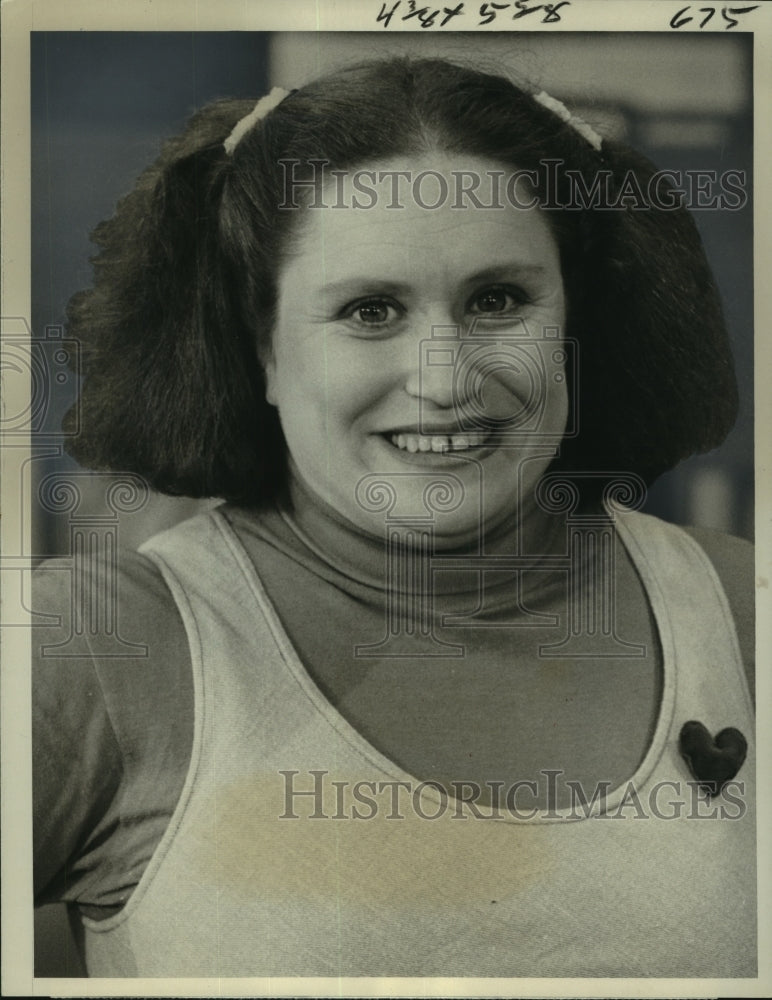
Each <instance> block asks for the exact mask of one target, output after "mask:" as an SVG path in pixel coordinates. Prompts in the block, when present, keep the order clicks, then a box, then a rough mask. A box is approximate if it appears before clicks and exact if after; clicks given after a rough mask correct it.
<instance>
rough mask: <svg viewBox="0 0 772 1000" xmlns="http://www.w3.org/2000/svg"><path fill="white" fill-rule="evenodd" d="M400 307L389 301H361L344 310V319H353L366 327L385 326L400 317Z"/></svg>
mask: <svg viewBox="0 0 772 1000" xmlns="http://www.w3.org/2000/svg"><path fill="white" fill-rule="evenodd" d="M400 312H401V310H400V309H399V307H398V306H397V305H396V304H395V303H393V302H390V301H388V299H361V300H360V301H358V302H353V303H351V305H348V306H346V307H345V309H343V310H342V313H341V315H342V318H343V319H353V320H355V321H356V322H357V323H361V324H363V325H364V326H385V325H386V324H387V323H390V322H392V321H393V320H394V319H396V318H397V317H398V316H399V315H400Z"/></svg>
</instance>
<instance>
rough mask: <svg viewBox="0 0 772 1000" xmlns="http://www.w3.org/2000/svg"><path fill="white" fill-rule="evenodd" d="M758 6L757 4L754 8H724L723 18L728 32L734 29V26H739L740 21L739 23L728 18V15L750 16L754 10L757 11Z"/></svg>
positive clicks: (722, 11) (722, 10)
mask: <svg viewBox="0 0 772 1000" xmlns="http://www.w3.org/2000/svg"><path fill="white" fill-rule="evenodd" d="M758 6H759V5H758V4H756V5H755V6H754V7H722V8H721V16H722V17H723V18H724V20H725V21H726V22H727V26H726V30H727V31H729V29H730V28H734V26H735V25H736V24H739V21H737V20H736V19H735V18H733V17H728V16H727V13H729V14H750V12H751V11H752V10H756V9H757V7H758Z"/></svg>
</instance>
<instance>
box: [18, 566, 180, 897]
mask: <svg viewBox="0 0 772 1000" xmlns="http://www.w3.org/2000/svg"><path fill="white" fill-rule="evenodd" d="M32 610H33V622H34V624H33V628H32V630H31V632H32V666H33V685H32V686H33V699H32V705H33V713H32V714H33V723H32V729H33V770H34V798H35V843H36V862H35V881H36V893H37V897H38V899H39V900H40V901H45V900H46V899H69V900H75V899H80V898H81V895H80V894H81V892H84V891H85V892H91V891H92V890H93V885H92V888H91V889H89V888H88V886H89V885H91V883H89V881H88V880H89V878H91V882H92V883H93V881H94V880H93V877H92V876H93V872H92V873H91V875H89V874H88V872H86V874H85V875H84V871H85V870H84V869H82V868H81V867H79V865H78V864H77V863H76V862H77V857H78V851H79V850H81V849H82V847H83V845H84V844H87V845H91V847H90V848H89V849H91V848H93V849H94V850H97V851H106V850H107V848H106V847H102V846H98V843H101V841H99V842H98V843H97V841H94V843H93V844H92V842H91V838H93V837H97V838H98V837H99V836H101V834H100V831H102V832H104V830H105V829H106V828H107V827H110V824H115V823H116V822H117V817H118V815H119V811H125V810H126V809H127V808H128V807H130V806H131V803H132V802H133V801H135V800H137V796H136V795H135V794H134V793H130V790H131V787H132V781H133V780H134V779H133V775H135V774H139V773H143V772H144V773H153V774H157V775H163V780H159V782H158V783H157V784H158V787H157V788H156V789H155V790H153V792H152V795H153V796H155V797H156V799H157V801H155V800H154V802H155V805H159V803H160V805H161V806H164V807H166V806H168V804H169V803H171V806H172V807H173V804H174V802H175V801H176V796H177V795H178V793H179V789H180V788H181V785H182V781H183V780H184V775H185V771H186V768H187V761H188V759H189V754H190V743H191V739H192V730H193V683H192V674H191V667H190V653H189V651H188V644H187V639H186V635H185V629H184V625H183V623H182V619H181V617H180V615H179V612H178V611H177V608H176V605H175V602H174V599H173V597H172V595H171V593H170V592H169V590H168V588H167V587H166V584H165V582H164V580H163V577H162V576H161V573H160V572H159V570H158V569H157V568H156V566H155V565H154V564H153V563H152V562H151V561H150V560H149V559H147V558H146V557H145V556H143V555H141V554H139V553H136V552H133V551H130V550H126V551H121V552H120V553H118V554H117V556H116V558H115V560H114V562H112V563H109V564H105V563H103V564H101V565H100V564H97V563H92V562H89V561H88V560H85V561H84V563H83V565H80V564H79V563H78V564H77V565H76V564H75V562H74V560H73V559H71V558H58V559H49V560H46V561H45V562H43V563H41V565H40V566H39V567H37V568H36V570H35V571H34V573H33V580H32ZM146 791H147V790H146ZM142 794H145V792H143V793H142ZM167 800H168V801H167ZM92 902H93V900H92Z"/></svg>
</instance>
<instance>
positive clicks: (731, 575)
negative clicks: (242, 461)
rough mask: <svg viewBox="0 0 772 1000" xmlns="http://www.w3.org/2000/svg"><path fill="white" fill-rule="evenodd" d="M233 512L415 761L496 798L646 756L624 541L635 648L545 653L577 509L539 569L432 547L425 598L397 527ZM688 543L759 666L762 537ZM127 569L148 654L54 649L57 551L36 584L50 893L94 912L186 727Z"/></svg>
mask: <svg viewBox="0 0 772 1000" xmlns="http://www.w3.org/2000/svg"><path fill="white" fill-rule="evenodd" d="M221 510H222V511H223V513H224V514H225V516H226V518H227V520H228V522H229V523H230V525H231V527H232V528H233V530H234V531H235V532H236V535H237V537H238V539H239V540H240V541H241V543H242V545H243V546H244V548H245V550H246V552H247V554H248V556H249V558H250V560H251V561H252V563H253V564H254V566H255V567H256V569H257V571H258V573H259V576H260V578H261V580H262V581H263V583H264V586H265V588H266V591H267V593H268V595H269V597H270V599H271V601H272V602H273V604H274V607H275V609H276V611H277V614H278V616H279V618H280V620H281V623H282V625H283V626H284V628H285V630H286V632H287V634H288V635H289V637H290V639H291V641H292V643H293V645H294V647H295V649H296V651H297V653H298V655H299V657H300V660H301V662H302V663H303V665H304V666H305V668H306V670H307V671H308V673H309V674H310V676H311V678H312V679H313V681H314V682H315V684H316V685H317V686H318V688H319V690H320V691H321V692H322V694H323V695H324V696H325V697H326V698H327V699H328V700H329V702H330V703H331V704H332V705H333V706H334V707H335V709H336V710H337V711H338V712H340V714H341V715H342V716H343V717H344V718H345V719H346V721H347V722H349V723H350V724H351V725H352V726H353V727H354V728H355V729H357V730H358V731H359V732H360V733H361V734H362V735H363V736H364V737H365V738H366V739H367V740H368V741H369V742H370V743H371V744H372V745H373V746H375V747H376V748H377V749H378V750H379V751H380V752H381V753H382V754H383V755H385V756H386V757H387V758H389V759H390V760H392V761H393V762H394V763H396V764H397V765H398V766H399V767H400V768H401V769H403V770H404V771H406V772H408V773H409V774H412V775H414V776H416V777H417V778H419V779H421V780H434V781H438V782H440V783H442V784H444V785H445V786H446V787H454V786H455V787H456V788H458V785H459V783H469V785H468V786H467V787H476V788H477V789H479V790H480V792H479V794H480V798H479V800H478V801H481V802H484V801H485V798H486V789H487V788H490V786H491V783H493V782H497V781H498V782H503V783H505V784H511V782H512V781H513V780H519V779H522V780H534V779H538V777H539V775H541V774H543V773H544V772H545V771H546V770H548V769H558V770H560V771H561V772H562V774H563V775H564V776H565V778H566V780H574V781H579V782H581V783H582V784H584V785H585V786H586V787H594V786H595V785H597V784H598V783H599V782H601V781H608V782H611V783H612V784H613V785H616V784H617V783H619V782H620V781H622V780H624V779H625V778H626V777H628V776H629V775H631V774H632V773H633V772H634V771H635V769H636V767H637V765H638V764H639V763H640V761H641V759H642V758H643V756H644V754H645V751H646V748H647V746H648V743H649V740H650V737H651V732H652V729H653V727H654V723H655V720H656V717H657V710H658V705H659V701H660V695H661V655H660V650H659V646H658V638H657V633H656V628H655V626H654V622H653V619H652V615H651V612H650V608H649V606H648V601H647V596H646V593H645V591H644V589H643V587H642V585H641V583H640V580H639V578H638V576H637V574H636V571H635V569H634V567H633V564H632V562H631V560H630V558H629V556H628V555H627V553H626V552H625V550H624V547H623V546H622V545H621V544H620V543H618V542H617V543H616V544H615V560H614V569H613V580H612V583H613V594H614V595H615V635H616V636H617V638H618V639H619V640H620V643H621V644H626V646H625V645H620V650H621V651H622V652H623V653H627V654H629V653H630V652H631V651H633V650H636V649H637V650H638V651H639V652H638V653H636V654H635V655H619V656H605V657H598V658H586V657H576V658H572V657H566V656H560V655H553V653H552V652H551V649H550V647H553V648H554V647H555V646H556V644H557V643H559V642H560V640H561V638H562V637H563V636H564V635H565V629H566V616H567V599H568V596H567V595H568V573H567V571H566V570H565V568H560V567H558V568H556V566H555V565H554V560H553V561H551V559H550V557H551V556H556V555H560V554H561V553H563V552H565V550H566V545H567V535H566V526H565V523H564V522H560V521H557V520H556V521H555V523H554V525H553V526H552V528H551V529H550V530H549V532H547V537H548V543H547V544H546V545H545V546H543V548H544V550H545V551H544V552H543V553H541V554H536V553H534V555H533V561H532V563H531V564H530V566H529V568H528V569H527V570H522V569H515V568H512V566H511V565H510V566H506V565H505V566H503V568H499V567H497V568H494V569H490V568H487V566H485V560H482V562H481V563H479V564H476V565H475V566H474V567H472V568H469V564H468V558H467V557H468V555H469V550H468V548H467V549H465V550H464V551H462V552H455V551H454V550H453V549H451V548H447V549H442V550H440V551H437V552H435V553H434V557H433V558H432V560H431V573H430V574H429V576H428V577H427V578H426V584H425V586H424V587H423V588H422V596H420V597H417V596H416V592H415V587H414V586H412V585H411V584H410V580H411V579H412V577H411V576H410V574H409V573H406V575H405V576H404V577H402V578H401V577H399V576H396V577H395V576H394V574H392V575H391V576H390V575H389V573H388V566H387V559H386V547H385V544H384V540H383V539H381V538H376V537H374V536H371V535H368V534H365V533H364V532H362V531H359V530H358V529H357V528H355V527H354V526H353V525H352V524H350V523H349V522H348V521H347V520H345V519H344V518H343V517H342V516H341V515H339V514H338V513H337V512H336V511H335V510H334V509H332V508H331V507H329V506H328V505H326V504H325V503H324V502H323V501H321V500H320V499H319V498H317V497H316V496H314V495H312V494H311V493H310V492H309V491H308V490H306V489H305V488H304V487H303V486H301V485H300V484H298V483H294V484H293V486H292V489H291V491H290V496H289V497H288V499H287V500H286V501H285V502H280V503H277V504H276V506H273V507H270V508H268V509H265V510H260V511H255V510H251V509H244V508H239V507H235V506H230V505H228V506H224V507H222V508H221ZM693 534H694V535H695V537H697V539H698V541H700V543H701V544H702V545H703V547H704V548H705V549H706V551H707V552H708V555H709V556H710V557H711V559H712V561H713V563H714V565H715V566H716V568H717V570H718V573H719V576H720V578H721V580H722V582H723V583H724V586H725V588H726V591H727V595H728V598H729V602H730V606H731V608H732V611H733V614H734V617H735V620H736V622H737V625H738V634H739V637H740V642H741V648H743V652H744V654H745V658H746V660H749V659H750V649H751V647H752V636H753V628H752V594H753V580H752V575H751V576H750V577H749V576H748V573H747V569H748V567H749V566H752V561H750V560H749V559H748V554H749V551H750V547H749V546H748V544H747V543H744V542H741V541H740V540H738V539H732V538H729V537H727V536H721V535H713V534H711V533H709V532H708V533H706V532H693ZM514 552H520V554H522V540H521V539H519V538H518V536H517V526H516V525H510V526H509V527H505V528H502V529H501V530H499V531H498V532H497V533H496V534H495V535H494V536H493V537H488V538H486V539H485V543H484V555H485V556H486V557H491V556H492V557H495V556H506V555H507V554H512V553H514ZM403 555H405V554H404V553H403ZM405 558H406V559H408V558H409V557H408V556H406V555H405ZM492 562H495V560H491V559H489V560H488V563H492ZM444 563H447V565H444ZM119 573H120V575H119V585H118V604H117V610H118V622H119V625H118V628H119V633H120V636H121V638H122V640H124V641H125V642H127V643H129V642H133V643H138V644H141V645H143V646H144V647H146V655H142V656H133V657H115V656H108V655H101V654H100V641H99V636H94V637H92V638H91V640H90V650H89V654H88V655H84V656H79V657H67V658H65V657H58V656H57V655H56V649H55V646H56V644H57V643H61V642H62V641H63V640H64V639H66V638H67V636H68V634H69V631H70V624H69V616H70V614H71V612H70V589H71V586H72V584H71V567H70V563H69V561H66V560H53V561H50V562H48V563H46V564H44V566H43V567H42V568H41V569H40V570H39V571H38V572H37V574H36V580H35V587H34V610H35V611H36V612H40V613H45V614H47V615H52V616H56V617H58V619H59V621H60V624H59V625H55V626H45V627H40V628H39V629H38V630H36V633H35V641H34V650H33V653H34V652H37V654H38V656H37V657H36V660H37V662H36V664H35V671H36V675H35V682H34V685H33V687H34V719H33V741H34V792H35V820H34V836H35V858H36V862H35V884H36V901H37V902H38V903H43V902H51V901H55V900H62V901H66V902H68V903H74V904H77V905H78V906H79V907H80V908H81V910H82V912H83V913H85V914H86V915H88V916H91V917H92V918H96V919H100V918H102V917H107V916H109V915H111V914H112V913H114V912H116V911H117V910H118V909H120V908H121V907H122V906H123V905H125V903H126V901H127V900H128V898H129V897H130V896H131V893H132V891H133V889H134V887H135V886H136V885H137V883H138V881H139V879H140V878H141V876H142V873H143V872H144V870H145V868H146V867H147V864H148V862H149V861H150V858H151V857H152V855H153V852H154V851H155V849H156V848H157V846H158V844H159V842H160V839H161V837H162V836H163V833H164V831H165V829H166V826H167V824H168V822H169V819H170V817H171V815H172V813H173V811H174V808H175V805H176V803H177V801H178V799H179V796H180V792H181V790H182V786H183V783H184V781H185V776H186V773H187V769H188V763H189V758H190V751H191V743H192V734H193V715H194V705H193V684H192V675H191V661H190V653H189V650H188V643H187V638H186V634H185V629H184V626H183V623H182V620H181V617H180V614H179V611H178V609H177V606H176V604H175V602H174V599H173V598H172V596H171V593H170V592H169V590H168V589H167V587H166V584H165V583H164V581H163V579H162V577H161V574H160V572H159V571H158V569H157V568H156V566H155V565H154V564H153V562H151V560H150V559H148V558H147V557H145V556H143V555H141V554H139V553H134V552H125V553H122V555H121V558H120V566H119ZM387 581H388V583H387ZM395 621H396V622H397V628H396V633H397V638H396V639H395V638H394V635H395V628H394V623H395ZM389 635H391V637H392V638H391V641H390V642H385V640H386V639H387V637H388V636H389ZM44 647H48V648H47V649H46V651H45V653H42V650H43V648H44ZM395 653H396V654H398V655H394V654H395ZM255 724H256V725H259V724H260V720H259V719H257V720H255ZM236 735H237V734H236ZM539 787H540V788H541V785H539ZM558 805H560V803H558Z"/></svg>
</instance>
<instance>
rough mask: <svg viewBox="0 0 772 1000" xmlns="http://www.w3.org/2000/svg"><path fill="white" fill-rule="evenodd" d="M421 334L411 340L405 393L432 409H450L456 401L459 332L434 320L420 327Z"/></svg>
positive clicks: (454, 326)
mask: <svg viewBox="0 0 772 1000" xmlns="http://www.w3.org/2000/svg"><path fill="white" fill-rule="evenodd" d="M421 334H422V335H421V336H417V337H414V338H413V348H412V350H411V351H409V358H408V359H407V364H406V369H405V391H406V392H407V394H408V395H409V396H413V397H416V398H419V399H421V401H423V402H426V403H428V404H431V405H434V406H436V407H439V408H443V409H444V408H448V407H451V406H452V405H453V404H454V402H455V401H456V386H455V370H456V362H457V354H458V350H459V345H460V343H461V329H460V327H458V326H457V325H455V324H451V323H449V322H448V321H447V320H445V321H444V322H440V321H439V320H436V321H435V322H433V323H425V324H422V326H421ZM438 348H439V349H438Z"/></svg>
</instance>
